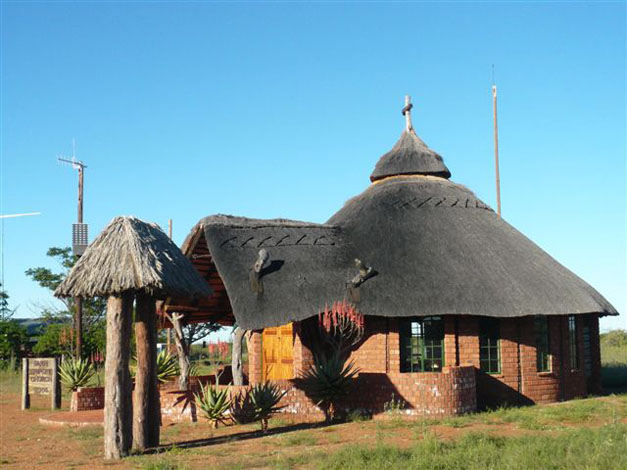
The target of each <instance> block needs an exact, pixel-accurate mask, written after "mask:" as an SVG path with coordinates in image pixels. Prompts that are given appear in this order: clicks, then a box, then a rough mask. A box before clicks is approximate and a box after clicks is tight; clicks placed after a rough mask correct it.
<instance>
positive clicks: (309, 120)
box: [0, 2, 627, 329]
mask: <svg viewBox="0 0 627 470" xmlns="http://www.w3.org/2000/svg"><path fill="white" fill-rule="evenodd" d="M1 14H2V18H1V26H2V36H1V40H2V44H1V53H2V57H1V66H2V71H1V72H2V83H1V92H2V96H1V98H2V102H1V118H2V123H1V124H2V125H1V138H2V142H1V147H0V150H1V154H2V175H1V184H2V187H1V191H0V192H1V195H2V207H1V208H0V209H1V212H2V213H18V212H30V211H41V212H42V213H43V215H41V216H38V217H29V218H19V219H5V221H4V235H5V239H4V244H3V245H4V269H5V272H4V280H5V284H6V289H7V290H8V292H9V294H10V296H11V304H12V305H13V306H18V314H17V316H20V317H25V316H34V315H35V314H36V308H35V307H34V305H36V304H38V303H44V304H45V303H48V302H54V300H53V298H52V297H51V296H49V295H48V294H47V293H46V291H44V290H42V289H40V288H38V287H37V286H36V285H35V283H33V282H32V281H30V280H29V279H28V278H27V277H26V276H25V275H24V271H25V270H26V269H28V268H30V267H35V266H42V265H43V266H50V267H53V266H54V265H53V263H51V262H50V260H49V259H47V258H46V256H45V252H46V250H47V248H48V247H50V246H66V245H69V243H70V233H71V224H72V222H74V221H75V218H76V180H77V176H76V172H75V171H73V170H72V169H71V168H69V167H64V166H61V165H59V164H58V163H57V162H56V156H57V155H59V154H66V155H68V154H71V151H72V146H71V141H72V138H75V139H76V143H77V145H76V151H77V157H78V158H80V159H83V160H84V161H85V162H86V164H87V165H88V168H87V170H86V178H85V184H86V190H85V219H86V222H88V223H89V224H90V233H91V239H93V237H94V236H95V235H96V234H97V233H98V232H99V231H100V230H102V228H103V227H104V226H105V225H106V224H107V223H108V222H109V221H110V220H111V219H112V218H113V217H114V216H117V215H136V216H138V217H140V218H142V219H145V220H150V221H154V222H157V223H159V224H160V225H161V226H162V227H167V220H168V219H169V218H172V219H174V238H175V241H176V242H177V243H179V244H180V243H181V242H182V241H183V239H184V237H185V235H186V234H187V233H188V231H189V230H190V228H191V227H192V226H193V225H194V224H195V223H196V222H197V221H198V220H199V219H200V218H201V217H203V216H206V215H209V214H214V213H228V214H237V215H244V216H249V217H261V218H269V217H279V216H280V217H289V218H296V219H302V220H310V221H315V222H323V221H325V220H326V219H327V218H328V217H329V216H330V215H331V214H333V213H334V212H335V211H336V210H337V209H339V208H340V207H341V205H342V204H343V203H344V201H345V200H346V199H348V198H349V197H351V196H353V195H356V194H357V193H359V192H361V191H362V190H363V189H365V188H366V187H367V185H368V183H369V180H368V176H369V174H370V172H371V171H372V168H373V167H374V164H375V162H376V161H377V159H378V158H379V156H380V155H381V154H382V153H384V152H385V151H387V150H388V149H389V148H391V146H392V145H393V144H394V143H395V141H396V140H397V138H398V136H399V135H400V132H401V130H402V127H403V121H402V116H401V114H400V109H401V107H402V102H403V96H404V94H406V93H409V94H411V95H412V97H413V99H414V103H415V108H414V110H415V112H414V120H415V126H416V128H417V130H418V133H419V135H421V136H422V138H423V139H424V140H425V141H426V142H427V143H428V144H429V145H430V146H431V147H432V148H433V149H435V150H437V151H438V152H439V153H441V154H442V155H443V157H444V160H445V162H446V164H447V165H448V167H449V168H450V169H451V171H452V173H453V178H452V179H453V180H454V181H456V182H459V183H462V184H464V185H467V186H468V187H470V188H471V189H473V190H474V191H475V192H476V193H477V194H478V196H479V197H480V198H482V199H483V200H484V201H486V202H487V203H488V204H490V205H492V206H493V207H494V206H495V205H496V204H495V191H494V166H493V153H492V152H493V149H492V114H491V113H492V108H491V96H490V85H491V75H492V72H491V65H492V64H493V63H494V64H496V81H497V84H498V87H499V100H500V101H499V107H500V108H499V124H500V137H501V141H500V144H501V158H502V160H501V170H502V171H501V179H502V199H503V215H504V217H505V218H506V219H507V220H508V221H509V222H510V223H512V224H513V225H514V226H515V227H517V228H518V229H519V230H521V231H522V232H523V233H524V234H526V235H527V236H528V237H530V238H531V239H532V240H534V241H535V242H536V243H537V244H539V245H540V246H541V247H542V248H544V249H545V250H547V251H548V252H549V253H550V254H552V255H553V256H554V257H555V258H556V259H557V260H559V261H560V262H562V263H563V264H564V265H566V266H567V267H568V268H570V269H571V270H573V271H574V272H575V273H577V274H578V275H580V276H581V277H583V278H584V279H586V280H587V281H588V282H589V283H590V284H592V285H593V286H594V287H596V288H597V289H598V290H599V291H600V292H601V293H602V294H603V295H605V296H606V297H607V298H608V299H609V300H610V301H611V302H612V303H613V304H614V305H615V306H616V308H618V309H619V310H620V311H621V312H625V311H626V307H627V305H626V300H625V290H626V284H627V281H626V267H625V266H626V252H625V238H626V234H625V205H626V194H625V150H626V149H625V124H626V123H625V105H626V101H625V42H626V41H625V19H626V18H625V3H624V2H615V3H605V4H602V3H598V2H594V3H590V4H588V3H571V4H569V3H551V4H546V3H528V4H524V3H509V4H499V3H484V4H465V3H446V4H431V3H411V4H400V3H396V4H389V3H367V4H360V3H350V4H325V3H317V4H307V5H301V4H295V3H268V4H264V3H237V4H227V3H198V2H189V3H184V2H179V3H148V2H143V3H131V2H128V3H127V2H108V3H102V4H95V3H92V2H82V3H71V2H63V3H60V2H59V3H54V2H48V3H36V2H30V3H17V2H16V3H10V2H2V5H1ZM626 318H627V317H626V316H625V313H623V314H622V315H621V316H620V317H615V318H611V319H604V320H603V321H602V323H601V327H602V328H603V329H608V328H610V327H622V328H625V327H627V325H626V323H627V321H626Z"/></svg>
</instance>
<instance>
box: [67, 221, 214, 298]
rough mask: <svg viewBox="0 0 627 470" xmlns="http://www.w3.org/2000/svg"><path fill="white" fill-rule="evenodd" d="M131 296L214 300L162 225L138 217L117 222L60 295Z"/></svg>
mask: <svg viewBox="0 0 627 470" xmlns="http://www.w3.org/2000/svg"><path fill="white" fill-rule="evenodd" d="M127 292H133V293H146V294H149V295H152V296H154V297H155V298H161V299H163V298H166V297H168V296H177V297H182V298H192V299H193V298H199V297H206V296H210V295H211V289H210V288H209V286H208V285H207V283H206V282H205V281H204V280H203V279H202V278H201V277H200V275H199V274H198V272H197V271H196V269H195V268H194V266H193V265H192V264H191V262H190V261H189V260H188V259H187V258H186V257H185V255H183V253H182V252H181V250H180V249H179V248H178V247H177V246H176V245H175V244H174V242H172V240H170V238H168V236H167V235H166V234H165V233H163V231H162V230H161V229H160V228H159V226H158V225H156V224H153V223H147V222H144V221H142V220H139V219H137V218H135V217H116V218H115V219H113V220H112V221H111V222H110V223H109V225H107V227H106V228H105V229H104V230H103V231H102V232H101V233H100V235H98V237H97V238H96V239H95V240H94V241H93V243H92V244H91V245H90V246H89V247H88V248H87V250H86V251H85V254H84V255H83V256H82V257H81V258H80V259H79V261H78V262H77V263H76V265H75V266H74V267H73V268H72V270H71V271H70V273H69V274H68V276H67V277H66V279H65V280H64V281H63V282H62V283H61V285H60V286H59V287H58V288H57V290H56V291H55V293H54V295H55V296H57V297H83V298H90V297H107V296H111V295H121V294H122V293H127Z"/></svg>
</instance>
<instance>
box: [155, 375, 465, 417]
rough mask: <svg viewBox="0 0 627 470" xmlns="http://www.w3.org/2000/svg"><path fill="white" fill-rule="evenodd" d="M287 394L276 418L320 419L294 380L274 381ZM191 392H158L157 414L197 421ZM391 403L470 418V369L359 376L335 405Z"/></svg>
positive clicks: (409, 410)
mask: <svg viewBox="0 0 627 470" xmlns="http://www.w3.org/2000/svg"><path fill="white" fill-rule="evenodd" d="M274 383H275V384H277V385H278V386H279V387H280V388H281V389H283V390H285V391H287V393H286V394H285V396H284V397H283V399H282V400H281V402H280V403H279V405H280V406H282V407H283V408H282V410H281V413H286V414H293V415H297V416H298V417H299V418H310V419H322V418H324V412H323V411H322V409H320V408H319V407H318V406H316V404H315V403H314V402H313V401H312V400H311V399H310V398H309V397H308V396H307V394H306V393H305V392H304V390H302V388H300V387H299V380H298V379H293V380H279V381H275V382H274ZM191 388H192V390H190V391H187V392H181V391H177V390H173V389H170V390H167V389H163V390H161V412H162V415H163V417H164V418H167V419H170V420H174V421H196V420H197V419H198V418H199V416H198V413H197V410H196V405H195V403H194V396H193V394H194V392H196V393H198V391H199V389H198V385H197V384H193V385H192V387H191ZM229 388H230V390H231V395H232V396H233V395H236V394H238V393H240V392H241V391H243V390H246V389H248V388H249V386H241V387H235V386H230V387H229ZM392 399H394V400H396V401H397V402H398V401H399V400H402V401H403V402H404V404H405V406H404V407H403V409H401V410H399V412H400V413H402V414H405V415H410V416H421V417H430V416H438V417H440V416H452V415H459V414H463V413H470V412H473V411H475V410H476V409H477V394H476V384H475V369H474V367H472V366H461V367H445V368H444V369H443V371H442V372H434V373H430V372H427V373H391V374H378V373H360V374H359V375H358V376H357V377H356V378H355V382H354V386H353V390H352V392H351V393H350V395H349V396H348V397H346V399H344V400H343V401H342V402H341V403H339V406H338V408H339V411H344V412H349V411H352V410H359V411H361V412H363V413H365V414H369V415H375V414H378V413H382V412H383V411H384V409H385V404H386V403H388V402H390V401H391V400H392Z"/></svg>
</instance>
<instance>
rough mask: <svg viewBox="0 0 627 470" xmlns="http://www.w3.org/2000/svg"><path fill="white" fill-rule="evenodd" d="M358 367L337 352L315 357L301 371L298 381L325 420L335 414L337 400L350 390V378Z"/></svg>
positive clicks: (330, 418) (356, 372)
mask: <svg viewBox="0 0 627 470" xmlns="http://www.w3.org/2000/svg"><path fill="white" fill-rule="evenodd" d="M358 373H359V369H358V368H356V367H355V364H354V363H353V362H352V361H351V362H348V363H347V361H346V359H345V358H344V357H343V356H342V355H341V354H339V353H337V352H336V353H333V354H330V355H329V356H327V357H325V356H322V357H317V358H316V359H315V361H314V364H313V365H312V366H311V367H310V368H309V369H308V370H307V371H305V372H304V373H303V375H302V376H301V378H300V380H299V383H300V385H301V386H302V388H303V389H304V390H305V393H306V394H307V395H308V396H309V397H311V399H312V400H313V401H314V402H316V405H318V406H320V407H321V408H322V410H323V411H324V413H325V416H326V419H327V421H330V420H332V419H333V418H334V417H335V414H336V408H337V402H338V400H340V399H341V398H342V397H344V396H346V395H347V394H348V392H349V391H350V387H351V384H352V379H353V378H354V377H355V375H357V374H358Z"/></svg>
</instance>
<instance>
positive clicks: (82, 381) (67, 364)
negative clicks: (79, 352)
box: [59, 358, 96, 392]
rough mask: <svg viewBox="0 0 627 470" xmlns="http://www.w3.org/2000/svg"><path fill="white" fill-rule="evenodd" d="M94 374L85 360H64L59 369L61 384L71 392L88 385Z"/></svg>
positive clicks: (94, 371) (92, 367) (92, 368)
mask: <svg viewBox="0 0 627 470" xmlns="http://www.w3.org/2000/svg"><path fill="white" fill-rule="evenodd" d="M95 373H96V370H95V369H94V366H93V365H92V364H91V362H89V361H88V360H87V359H74V358H70V359H66V360H65V361H63V362H62V363H61V366H60V367H59V377H60V378H61V383H62V384H63V385H65V386H66V387H67V388H68V389H69V390H71V391H73V392H74V391H76V390H78V388H80V387H85V386H86V385H88V384H89V382H90V381H91V379H92V377H93V376H94V374H95Z"/></svg>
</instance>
